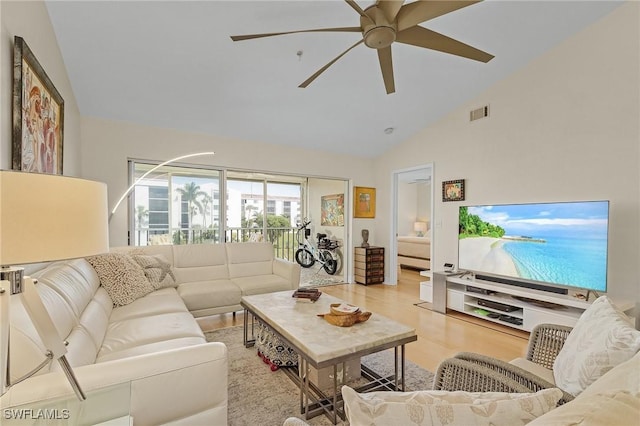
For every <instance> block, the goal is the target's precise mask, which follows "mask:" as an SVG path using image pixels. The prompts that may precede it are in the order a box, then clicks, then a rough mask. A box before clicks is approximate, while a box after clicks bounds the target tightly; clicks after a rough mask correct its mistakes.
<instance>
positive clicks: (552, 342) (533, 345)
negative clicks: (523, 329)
mask: <svg viewBox="0 0 640 426" xmlns="http://www.w3.org/2000/svg"><path fill="white" fill-rule="evenodd" d="M571 330H573V328H571V327H567V326H564V325H558V324H539V325H537V326H536V327H534V329H533V330H532V331H531V335H530V336H529V345H528V347H527V359H528V360H529V361H532V362H535V363H536V364H540V365H542V366H543V367H545V368H548V369H553V363H554V361H555V360H556V357H557V356H558V353H559V352H560V350H562V347H563V346H564V342H565V341H566V340H567V337H569V333H570V332H571Z"/></svg>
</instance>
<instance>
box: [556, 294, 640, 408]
mask: <svg viewBox="0 0 640 426" xmlns="http://www.w3.org/2000/svg"><path fill="white" fill-rule="evenodd" d="M639 350H640V331H638V330H636V329H634V328H633V327H632V326H631V322H630V320H629V318H628V317H627V316H626V315H625V314H624V313H623V312H621V311H620V310H619V309H618V308H616V307H615V306H614V305H613V304H612V303H611V301H610V300H609V298H608V297H607V296H601V297H599V298H598V299H596V301H595V302H593V304H592V305H591V306H589V308H587V310H586V311H584V313H583V314H582V316H581V317H580V318H579V319H578V322H577V323H576V326H575V327H574V328H573V330H571V333H569V336H568V337H567V341H566V342H565V344H564V346H563V347H562V350H561V351H560V353H558V356H557V357H556V360H555V362H554V363H553V377H554V378H555V382H556V386H558V387H559V388H560V389H563V390H564V391H566V392H568V393H570V394H572V395H574V396H577V395H579V394H580V393H581V392H582V391H583V390H585V389H586V388H587V387H588V386H589V385H591V384H592V383H593V382H595V381H596V380H598V379H599V378H600V377H602V376H603V375H604V374H605V373H606V372H607V371H609V370H611V369H612V368H613V367H615V366H616V365H618V364H621V363H623V362H625V361H627V360H628V359H630V358H631V357H633V356H634V355H635V354H636V353H637V352H638V351H639Z"/></svg>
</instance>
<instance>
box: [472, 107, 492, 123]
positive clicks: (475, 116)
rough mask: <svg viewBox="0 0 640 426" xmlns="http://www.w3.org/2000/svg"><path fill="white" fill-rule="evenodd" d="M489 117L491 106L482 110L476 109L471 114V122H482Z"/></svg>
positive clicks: (481, 108)
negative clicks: (481, 120)
mask: <svg viewBox="0 0 640 426" xmlns="http://www.w3.org/2000/svg"><path fill="white" fill-rule="evenodd" d="M488 116H489V105H485V106H483V107H480V108H476V109H474V110H472V111H471V113H470V114H469V121H475V120H480V119H481V118H485V117H488Z"/></svg>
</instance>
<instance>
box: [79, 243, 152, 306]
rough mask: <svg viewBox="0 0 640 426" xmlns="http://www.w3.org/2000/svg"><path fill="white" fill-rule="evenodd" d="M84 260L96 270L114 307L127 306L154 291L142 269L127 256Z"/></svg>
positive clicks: (107, 254) (98, 256)
mask: <svg viewBox="0 0 640 426" xmlns="http://www.w3.org/2000/svg"><path fill="white" fill-rule="evenodd" d="M86 260H87V262H89V263H90V264H91V266H93V269H95V270H96V273H97V274H98V277H99V278H100V284H101V285H102V287H104V289H105V290H106V291H107V293H108V294H109V296H110V297H111V300H112V301H113V305H114V306H124V305H128V304H129V303H131V302H133V301H134V300H136V299H139V298H140V297H142V296H145V295H147V294H149V293H151V292H152V291H153V290H154V288H153V286H152V285H151V283H150V282H149V280H148V279H147V277H146V276H145V275H144V271H143V270H142V267H141V266H140V265H138V264H137V263H136V262H135V261H134V260H133V259H132V258H131V256H129V255H128V254H123V253H106V254H100V255H97V256H89V257H87V258H86Z"/></svg>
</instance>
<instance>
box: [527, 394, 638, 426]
mask: <svg viewBox="0 0 640 426" xmlns="http://www.w3.org/2000/svg"><path fill="white" fill-rule="evenodd" d="M637 424H640V398H638V397H636V396H633V395H631V394H630V393H629V392H624V391H614V392H606V393H602V394H593V395H588V396H582V395H580V397H578V398H576V399H574V400H573V401H571V402H569V403H567V404H564V405H561V406H560V407H558V408H556V409H555V410H553V411H551V412H550V413H549V414H546V415H545V416H543V417H539V418H538V419H536V420H534V421H532V422H531V423H529V425H530V426H567V425H580V426H604V425H637Z"/></svg>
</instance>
